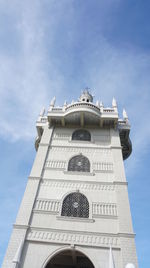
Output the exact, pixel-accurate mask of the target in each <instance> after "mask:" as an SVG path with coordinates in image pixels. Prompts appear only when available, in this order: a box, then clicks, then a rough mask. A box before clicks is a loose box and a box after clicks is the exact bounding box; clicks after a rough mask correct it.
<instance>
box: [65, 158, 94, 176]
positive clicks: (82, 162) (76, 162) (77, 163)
mask: <svg viewBox="0 0 150 268" xmlns="http://www.w3.org/2000/svg"><path fill="white" fill-rule="evenodd" d="M68 171H80V172H90V162H89V160H88V158H87V157H85V156H83V155H76V156H74V157H72V158H71V159H70V161H69V164H68Z"/></svg>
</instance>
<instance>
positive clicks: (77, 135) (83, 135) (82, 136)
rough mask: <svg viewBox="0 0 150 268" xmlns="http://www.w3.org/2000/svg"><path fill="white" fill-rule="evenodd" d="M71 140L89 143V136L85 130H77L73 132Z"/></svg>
mask: <svg viewBox="0 0 150 268" xmlns="http://www.w3.org/2000/svg"><path fill="white" fill-rule="evenodd" d="M72 140H80V141H91V134H90V133H89V132H88V131H87V130H85V129H78V130H75V131H74V132H73V134H72Z"/></svg>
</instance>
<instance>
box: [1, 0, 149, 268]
mask: <svg viewBox="0 0 150 268" xmlns="http://www.w3.org/2000/svg"><path fill="white" fill-rule="evenodd" d="M149 12H150V2H149V1H147V0H141V1H140V0H86V1H84V0H32V1H28V0H26V1H20V0H13V1H12V0H0V25H1V27H0V62H1V64H0V114H1V127H0V146H1V156H0V158H1V159H0V161H1V192H0V194H1V195H0V201H1V206H0V213H1V221H0V241H1V242H0V264H1V262H2V259H3V255H4V252H5V250H6V247H7V243H8V240H9V237H10V234H11V230H12V224H13V223H14V222H15V218H16V214H17V211H18V207H19V204H20V201H21V198H22V196H23V192H24V189H25V185H26V182H27V177H28V175H29V173H30V169H31V166H32V163H33V160H34V157H35V150H34V139H35V136H36V129H35V121H36V119H37V116H38V114H39V112H40V110H41V108H42V107H43V106H45V107H46V108H48V105H49V103H50V100H51V99H52V97H53V96H54V95H55V96H56V104H57V105H62V104H63V102H64V101H65V100H67V101H68V102H70V101H71V100H72V99H74V100H76V99H77V98H78V97H79V95H80V93H81V90H82V89H83V88H85V87H86V86H88V87H90V88H91V92H92V94H93V95H94V96H95V99H94V101H96V100H97V99H100V100H102V101H103V102H104V105H105V106H106V107H107V106H110V105H111V101H112V98H113V96H114V97H115V98H116V99H117V102H118V106H119V112H120V116H122V109H123V108H125V109H126V110H127V113H128V116H129V119H130V122H131V125H132V129H131V139H132V143H133V153H132V155H131V157H130V158H129V159H128V160H126V161H125V167H126V175H127V180H128V182H129V197H130V204H131V211H132V218H133V225H134V231H135V232H136V234H137V235H136V246H137V254H138V259H139V266H140V267H142V268H147V267H149V265H150V254H149V249H150V239H149V238H150V229H149V226H150V213H149V211H150V194H149V192H150V190H149V187H150V181H149V174H150V164H149V163H150V153H149V152H150V139H149V137H150V124H149V118H150V27H149V25H150V16H149Z"/></svg>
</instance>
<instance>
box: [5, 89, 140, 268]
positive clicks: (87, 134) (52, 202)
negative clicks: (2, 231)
mask: <svg viewBox="0 0 150 268" xmlns="http://www.w3.org/2000/svg"><path fill="white" fill-rule="evenodd" d="M123 115H124V119H119V118H118V111H117V104H116V101H115V99H113V101H112V107H111V108H104V106H103V104H102V102H99V101H97V102H96V104H94V103H93V97H92V96H91V94H89V92H88V91H87V90H85V91H83V94H82V95H81V97H80V98H79V101H77V102H72V104H69V105H67V103H66V102H65V103H64V106H63V107H55V98H54V99H53V100H52V101H51V104H50V107H49V110H48V112H47V115H45V114H44V110H43V111H42V112H41V113H40V116H39V118H38V121H37V123H36V127H37V133H38V137H37V139H36V142H35V147H36V150H37V154H36V158H35V161H34V164H33V167H32V170H31V174H30V176H29V179H28V183H27V187H26V190H25V194H24V197H23V200H22V203H21V206H20V209H19V213H18V216H17V219H16V223H15V224H14V227H13V232H12V236H11V239H10V243H9V246H8V250H7V252H6V256H5V259H4V263H3V266H2V267H3V268H11V267H13V268H15V267H16V268H30V267H32V268H65V267H66V268H67V267H68V268H73V267H77V268H125V267H128V266H133V267H135V268H138V264H137V257H136V249H135V243H134V236H135V235H134V233H133V229H132V220H131V215H130V207H129V201H128V192H127V182H126V178H125V173H124V165H123V159H126V158H127V157H128V156H129V155H130V153H131V150H132V148H131V142H130V139H129V132H130V125H129V121H128V117H127V114H126V112H125V111H124V112H123Z"/></svg>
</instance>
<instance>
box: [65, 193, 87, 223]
mask: <svg viewBox="0 0 150 268" xmlns="http://www.w3.org/2000/svg"><path fill="white" fill-rule="evenodd" d="M61 215H62V216H67V217H81V218H88V217H89V202H88V200H87V198H86V197H85V196H84V195H83V194H81V193H79V192H74V193H71V194H69V195H67V196H66V197H65V199H64V201H63V205H62V211H61Z"/></svg>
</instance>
